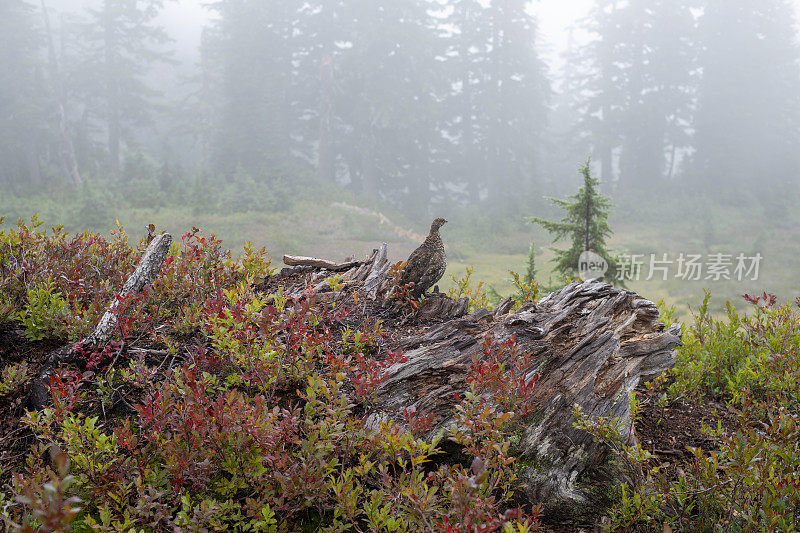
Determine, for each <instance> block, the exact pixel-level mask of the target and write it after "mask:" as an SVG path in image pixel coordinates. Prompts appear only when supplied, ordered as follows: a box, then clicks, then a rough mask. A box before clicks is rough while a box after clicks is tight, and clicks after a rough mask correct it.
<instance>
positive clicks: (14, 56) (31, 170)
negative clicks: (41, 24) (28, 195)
mask: <svg viewBox="0 0 800 533" xmlns="http://www.w3.org/2000/svg"><path fill="white" fill-rule="evenodd" d="M34 16H35V13H34V9H33V7H32V6H31V5H29V4H28V3H27V2H25V1H23V0H4V1H3V2H0V161H2V162H3V163H2V164H0V179H2V180H3V181H5V182H7V183H25V182H27V183H29V184H31V185H33V186H35V187H38V186H39V185H41V183H42V181H43V179H44V171H43V168H42V161H41V154H42V153H43V152H44V151H45V150H46V143H47V137H48V131H47V130H48V125H47V120H46V112H47V108H46V105H47V100H46V95H45V94H44V93H43V91H42V86H43V83H42V82H43V79H42V65H41V62H40V56H39V51H40V44H41V43H40V41H39V34H38V31H37V28H36V25H35V22H34Z"/></svg>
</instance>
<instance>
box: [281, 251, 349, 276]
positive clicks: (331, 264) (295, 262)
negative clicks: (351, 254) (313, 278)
mask: <svg viewBox="0 0 800 533" xmlns="http://www.w3.org/2000/svg"><path fill="white" fill-rule="evenodd" d="M283 262H284V263H285V264H287V265H289V266H310V267H315V268H324V269H325V270H330V271H333V272H341V271H342V270H350V269H351V268H353V267H354V266H357V265H360V264H361V261H345V262H343V263H336V262H335V261H329V260H327V259H318V258H316V257H303V256H299V255H284V256H283Z"/></svg>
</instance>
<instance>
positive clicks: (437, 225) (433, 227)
mask: <svg viewBox="0 0 800 533" xmlns="http://www.w3.org/2000/svg"><path fill="white" fill-rule="evenodd" d="M446 223H447V221H446V220H445V219H443V218H442V217H439V218H436V219H434V220H433V223H432V224H431V231H439V228H441V227H442V226H444V225H445V224H446Z"/></svg>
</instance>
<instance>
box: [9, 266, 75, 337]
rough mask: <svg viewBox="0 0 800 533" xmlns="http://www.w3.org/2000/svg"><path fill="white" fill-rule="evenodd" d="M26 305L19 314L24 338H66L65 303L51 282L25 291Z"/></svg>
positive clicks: (66, 311)
mask: <svg viewBox="0 0 800 533" xmlns="http://www.w3.org/2000/svg"><path fill="white" fill-rule="evenodd" d="M27 300H28V301H27V305H26V306H25V309H23V310H22V311H21V312H20V313H19V318H20V321H21V322H22V324H23V325H24V326H25V336H26V337H28V338H29V339H31V340H41V339H45V338H51V339H60V338H65V337H66V331H65V325H66V322H67V313H68V309H67V302H65V301H64V299H63V298H62V297H61V294H60V293H59V292H58V291H57V288H56V286H55V284H54V283H53V281H52V280H49V279H48V280H47V281H45V282H44V283H37V284H35V285H33V286H32V287H30V288H29V289H28V291H27Z"/></svg>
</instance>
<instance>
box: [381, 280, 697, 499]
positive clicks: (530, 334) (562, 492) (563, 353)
mask: <svg viewBox="0 0 800 533" xmlns="http://www.w3.org/2000/svg"><path fill="white" fill-rule="evenodd" d="M506 305H508V304H506ZM657 319H658V310H657V308H656V306H655V305H654V304H653V303H652V302H650V301H648V300H645V299H644V298H642V297H640V296H639V295H637V294H636V293H633V292H630V291H626V290H620V289H615V288H613V287H611V286H610V285H608V284H605V283H600V282H596V281H587V282H583V283H573V284H571V285H568V286H567V287H564V288H563V289H561V290H559V291H557V292H555V293H552V294H550V295H549V296H548V297H546V298H544V299H543V300H541V301H540V302H538V303H536V304H535V305H534V304H529V305H527V306H524V307H523V308H522V309H520V310H519V311H517V312H515V313H510V314H505V313H500V314H493V313H490V312H489V311H487V310H485V309H482V310H478V311H477V312H475V313H472V314H470V315H467V316H464V317H462V318H458V319H454V320H449V321H446V322H444V323H442V324H440V325H438V326H436V327H433V328H432V329H430V330H428V331H427V332H425V333H424V334H421V335H417V336H411V337H407V338H405V339H402V340H401V341H400V342H398V343H397V346H396V348H399V349H402V350H405V355H406V357H407V361H406V362H403V363H398V364H395V365H393V366H392V367H390V368H389V369H388V379H387V380H386V381H385V382H384V383H382V384H381V386H380V388H379V389H378V391H377V404H376V405H377V407H376V409H375V410H374V411H373V412H372V413H371V414H370V415H369V417H368V423H369V424H371V425H372V426H373V427H377V424H378V423H379V422H380V421H381V420H387V419H394V420H395V421H396V422H397V423H401V424H402V423H403V417H402V416H401V413H402V412H403V411H404V410H405V409H406V408H409V407H412V406H413V407H414V408H415V409H416V411H417V412H418V413H420V414H426V413H434V415H435V416H436V417H438V419H437V422H436V423H435V425H434V426H433V427H432V428H431V429H430V432H429V434H428V437H429V438H431V437H433V436H434V435H435V434H436V433H437V432H438V431H440V430H447V429H449V428H453V427H454V426H455V424H456V421H455V418H454V409H453V407H454V405H455V404H456V403H457V401H456V397H457V395H462V397H463V392H464V391H465V390H466V386H467V384H466V377H467V374H468V371H469V368H470V365H471V364H472V362H473V358H477V359H478V360H480V359H481V358H482V357H483V356H484V354H483V348H482V347H483V339H484V337H485V336H486V335H491V337H492V339H493V340H494V341H495V342H498V343H502V342H505V341H506V340H508V339H510V338H511V337H512V336H513V337H514V338H515V339H516V343H515V345H516V353H517V354H523V353H524V354H534V355H535V357H534V361H535V363H533V365H532V366H533V367H532V368H530V369H528V371H529V373H528V375H529V376H532V375H533V374H538V375H539V376H540V378H539V381H538V382H537V383H536V385H535V389H534V391H535V392H534V397H533V400H534V404H535V412H534V415H533V417H526V418H525V419H526V420H534V422H526V423H521V424H523V425H522V426H518V427H516V428H512V431H514V432H516V433H517V434H520V435H521V436H522V437H521V440H520V443H519V445H518V446H517V447H518V449H519V461H520V463H521V464H523V465H526V466H524V467H523V468H522V478H523V485H524V487H525V490H526V491H527V493H528V497H529V499H530V500H531V501H532V502H535V503H537V502H545V501H547V502H550V503H553V502H556V501H560V502H565V503H567V504H570V503H571V504H574V503H576V502H582V501H585V499H586V496H587V491H588V490H589V489H588V487H587V486H585V485H584V484H582V481H584V475H586V474H587V473H588V472H589V471H590V470H591V469H592V468H593V467H595V466H597V465H598V464H602V463H603V462H604V461H605V456H606V453H607V449H606V448H605V447H604V446H603V445H601V444H598V443H595V442H594V441H593V439H592V437H591V436H590V435H589V434H588V433H586V432H585V431H581V430H577V429H575V428H574V427H573V417H572V409H573V406H574V405H579V406H581V408H582V409H583V411H584V413H586V414H588V415H589V416H590V417H592V418H595V417H599V416H606V417H615V418H618V419H619V420H620V421H621V422H622V426H623V428H625V429H626V430H628V431H626V434H630V435H632V434H633V432H632V431H629V430H630V427H631V424H632V423H633V422H632V420H631V416H630V409H629V405H630V404H629V398H628V394H629V392H630V391H631V390H633V389H634V388H635V387H636V386H637V385H638V384H639V383H640V382H642V381H645V380H648V379H652V378H654V377H655V376H657V375H659V374H661V373H662V372H664V371H665V370H667V369H669V368H671V367H672V365H673V364H674V358H675V348H676V347H677V346H678V345H680V343H681V338H680V327H679V326H678V325H673V326H671V327H670V328H668V329H665V328H664V326H663V324H661V323H660V322H658V320H657Z"/></svg>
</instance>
